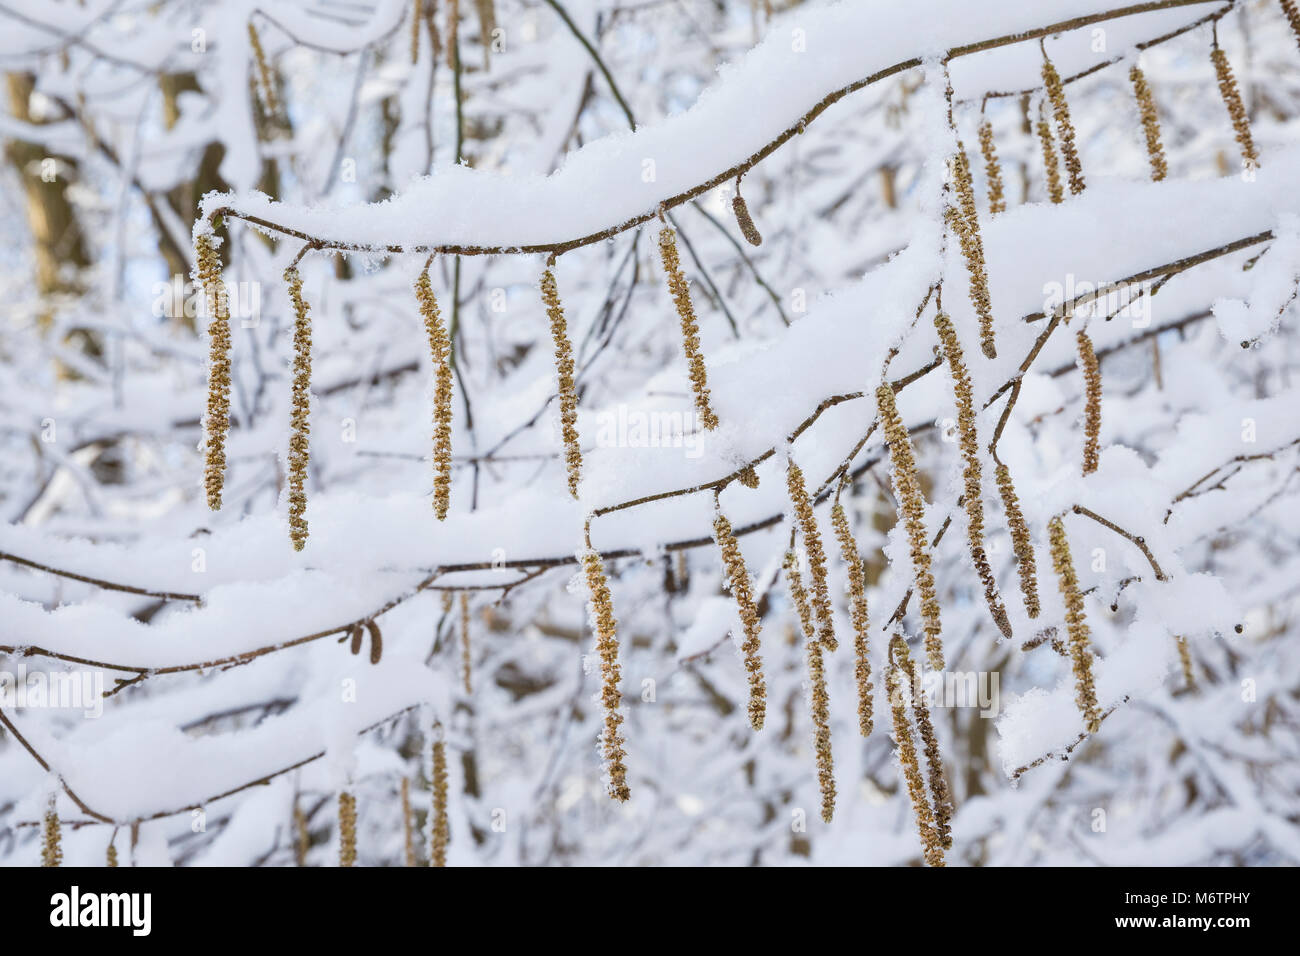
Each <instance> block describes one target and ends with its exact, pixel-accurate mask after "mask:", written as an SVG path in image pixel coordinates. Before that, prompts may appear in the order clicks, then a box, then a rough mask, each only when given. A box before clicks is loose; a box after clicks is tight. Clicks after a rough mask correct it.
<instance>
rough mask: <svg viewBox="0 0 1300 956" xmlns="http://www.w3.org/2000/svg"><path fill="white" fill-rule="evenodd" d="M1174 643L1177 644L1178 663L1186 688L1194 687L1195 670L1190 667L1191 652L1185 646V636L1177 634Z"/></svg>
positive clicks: (1192, 688)
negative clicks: (1181, 669)
mask: <svg viewBox="0 0 1300 956" xmlns="http://www.w3.org/2000/svg"><path fill="white" fill-rule="evenodd" d="M1174 643H1175V644H1177V646H1178V663H1179V664H1180V665H1181V666H1182V668H1183V681H1184V682H1185V683H1186V685H1187V690H1194V689H1195V688H1196V672H1195V671H1194V670H1193V669H1192V652H1191V651H1190V650H1189V649H1188V647H1187V638H1185V637H1183V636H1181V635H1179V636H1177V637H1175V638H1174Z"/></svg>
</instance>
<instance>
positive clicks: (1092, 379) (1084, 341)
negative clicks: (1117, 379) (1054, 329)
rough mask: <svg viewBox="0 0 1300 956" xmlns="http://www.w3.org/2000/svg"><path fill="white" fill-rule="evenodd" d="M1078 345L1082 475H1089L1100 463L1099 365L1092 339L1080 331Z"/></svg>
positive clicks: (1077, 337)
mask: <svg viewBox="0 0 1300 956" xmlns="http://www.w3.org/2000/svg"><path fill="white" fill-rule="evenodd" d="M1076 340H1077V341H1078V344H1079V367H1080V369H1081V371H1082V372H1083V386H1084V406H1083V436H1084V438H1083V473H1084V474H1085V475H1090V474H1092V473H1093V472H1094V471H1096V470H1097V465H1098V463H1099V462H1100V461H1101V452H1100V450H1099V449H1100V441H1101V363H1100V362H1098V361H1097V353H1096V351H1094V350H1093V347H1092V339H1090V338H1088V333H1086V332H1084V331H1083V330H1082V329H1080V330H1079V332H1078V333H1077V335H1076Z"/></svg>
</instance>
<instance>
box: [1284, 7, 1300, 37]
mask: <svg viewBox="0 0 1300 956" xmlns="http://www.w3.org/2000/svg"><path fill="white" fill-rule="evenodd" d="M1282 12H1283V13H1285V14H1286V18H1287V22H1289V23H1290V24H1291V32H1292V33H1294V34H1295V37H1296V42H1298V43H1300V7H1297V6H1296V3H1295V0H1282Z"/></svg>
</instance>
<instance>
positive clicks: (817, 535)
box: [786, 458, 839, 651]
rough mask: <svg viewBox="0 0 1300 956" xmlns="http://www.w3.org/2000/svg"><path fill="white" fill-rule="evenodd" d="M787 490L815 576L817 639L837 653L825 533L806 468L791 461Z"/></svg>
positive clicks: (827, 648) (814, 612)
mask: <svg viewBox="0 0 1300 956" xmlns="http://www.w3.org/2000/svg"><path fill="white" fill-rule="evenodd" d="M786 487H787V489H788V490H789V494H790V503H791V504H792V505H793V506H794V515H795V519H796V520H797V521H798V523H799V534H800V537H802V539H803V546H804V550H805V552H807V555H808V571H809V573H810V574H811V575H812V610H813V614H814V615H815V616H816V619H817V640H819V641H821V644H822V647H824V648H826V650H828V651H833V650H835V649H836V648H838V647H839V641H837V640H836V639H835V617H834V614H833V613H832V612H831V592H830V587H829V585H828V584H827V583H826V549H825V548H824V547H823V546H822V536H821V532H820V531H819V530H818V529H817V517H816V515H815V514H814V513H813V505H812V499H810V498H809V497H808V488H807V486H806V484H805V483H804V478H803V469H801V468H800V467H799V466H798V465H796V464H795V462H794V459H793V458H792V459H790V463H789V466H788V467H787V469H786Z"/></svg>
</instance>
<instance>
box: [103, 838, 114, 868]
mask: <svg viewBox="0 0 1300 956" xmlns="http://www.w3.org/2000/svg"><path fill="white" fill-rule="evenodd" d="M105 857H106V858H105V860H104V865H105V866H108V867H115V866H117V847H115V846H113V844H112V843H109V845H108V852H107V853H106V854H105Z"/></svg>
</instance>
